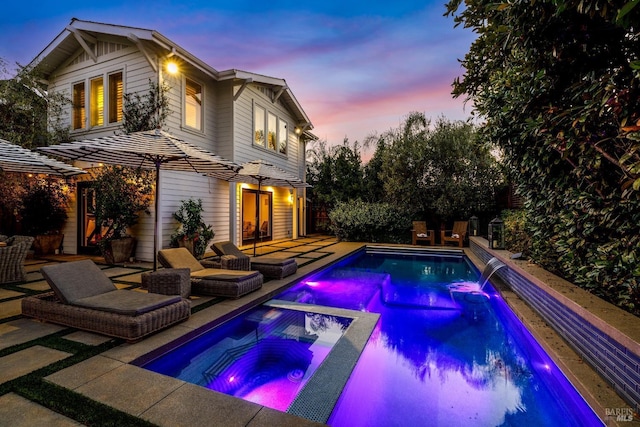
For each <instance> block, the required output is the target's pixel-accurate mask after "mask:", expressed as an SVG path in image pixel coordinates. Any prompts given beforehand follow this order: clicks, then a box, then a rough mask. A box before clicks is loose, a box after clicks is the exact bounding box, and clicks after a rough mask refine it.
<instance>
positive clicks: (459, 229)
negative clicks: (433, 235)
mask: <svg viewBox="0 0 640 427" xmlns="http://www.w3.org/2000/svg"><path fill="white" fill-rule="evenodd" d="M468 223H469V222H468V221H454V223H453V229H452V230H442V231H441V232H440V238H441V239H442V240H441V241H442V244H443V245H446V244H447V243H451V242H453V243H457V244H458V247H462V246H463V245H464V239H465V237H466V236H467V225H468Z"/></svg>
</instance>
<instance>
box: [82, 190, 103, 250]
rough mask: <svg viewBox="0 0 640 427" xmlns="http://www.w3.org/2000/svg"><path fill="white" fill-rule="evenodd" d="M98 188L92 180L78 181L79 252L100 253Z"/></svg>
mask: <svg viewBox="0 0 640 427" xmlns="http://www.w3.org/2000/svg"><path fill="white" fill-rule="evenodd" d="M95 211H96V190H95V188H91V183H90V182H79V183H78V253H79V254H92V255H93V254H97V253H99V252H100V251H99V248H98V240H99V239H100V228H99V227H98V226H97V224H96V215H95Z"/></svg>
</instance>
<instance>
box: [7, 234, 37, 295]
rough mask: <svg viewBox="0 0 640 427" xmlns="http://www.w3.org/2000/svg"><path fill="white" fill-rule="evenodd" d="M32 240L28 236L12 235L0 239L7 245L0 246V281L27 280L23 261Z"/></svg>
mask: <svg viewBox="0 0 640 427" xmlns="http://www.w3.org/2000/svg"><path fill="white" fill-rule="evenodd" d="M33 240H34V239H33V237H30V236H13V237H9V238H6V239H5V240H3V241H2V242H3V243H6V245H7V246H0V283H12V282H24V281H25V280H27V273H26V271H25V269H24V261H25V259H27V253H28V252H29V249H30V248H31V245H32V244H33Z"/></svg>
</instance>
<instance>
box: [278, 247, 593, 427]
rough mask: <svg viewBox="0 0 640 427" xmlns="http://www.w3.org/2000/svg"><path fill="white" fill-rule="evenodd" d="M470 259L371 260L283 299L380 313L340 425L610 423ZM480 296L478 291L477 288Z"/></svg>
mask: <svg viewBox="0 0 640 427" xmlns="http://www.w3.org/2000/svg"><path fill="white" fill-rule="evenodd" d="M478 277H479V274H478V272H477V270H476V269H475V268H474V267H473V266H472V265H471V264H470V263H469V262H468V260H467V259H466V258H464V257H462V256H449V257H436V256H415V255H390V254H384V255H379V254H372V253H367V254H364V255H362V256H360V257H358V258H356V259H351V260H348V261H347V262H344V263H342V264H340V265H337V266H335V267H334V268H331V269H329V270H327V271H324V272H322V273H321V274H319V275H317V276H314V277H311V278H309V279H307V280H305V281H303V282H301V283H299V284H298V285H296V286H294V287H293V288H291V289H290V290H288V291H286V292H284V293H283V294H281V295H279V296H277V298H278V299H282V300H289V301H298V302H307V303H313V304H319V305H328V306H333V307H342V308H350V309H356V310H362V311H369V312H375V313H380V315H381V317H380V320H379V321H378V324H377V325H376V328H375V330H374V331H373V334H372V336H371V338H370V339H369V342H368V344H367V346H366V347H365V350H364V352H363V353H362V355H361V357H360V359H359V361H358V364H357V365H356V367H355V369H354V371H353V373H352V375H351V377H350V379H349V381H348V383H347V385H346V387H345V389H344V391H343V393H342V395H341V397H340V399H339V401H338V403H337V405H336V407H335V409H334V411H333V413H332V415H331V417H330V418H329V420H328V424H329V425H331V426H336V427H337V426H391V425H402V426H424V425H429V426H449V425H458V426H461V425H464V426H501V425H513V426H529V425H530V426H588V425H603V424H602V422H601V421H600V420H599V419H598V417H597V416H596V415H595V413H594V412H593V411H592V409H591V408H590V407H589V406H588V405H587V404H586V402H585V401H584V399H582V397H581V396H580V395H579V394H578V393H577V391H576V390H575V389H574V388H573V386H572V385H571V384H570V383H569V382H568V380H567V379H566V378H565V377H564V375H563V374H562V372H561V371H560V370H559V369H558V368H557V366H555V364H554V363H553V362H552V360H551V359H550V358H549V357H548V355H546V354H545V352H544V351H543V350H542V349H541V347H540V346H539V345H538V344H537V343H536V342H535V340H534V339H533V337H532V336H531V335H530V334H529V332H528V331H526V329H525V328H524V327H523V326H522V324H521V323H520V322H519V321H518V319H517V318H515V316H514V315H513V313H512V312H511V310H510V309H509V308H508V307H507V306H506V304H505V303H504V301H502V300H501V298H500V297H499V295H498V294H497V293H496V292H495V290H494V289H493V288H492V287H491V285H490V284H487V285H486V286H485V287H484V288H483V289H482V290H481V291H475V292H468V293H464V292H460V293H455V292H454V293H452V292H450V291H449V287H450V285H451V284H452V283H453V284H461V283H465V282H469V283H474V282H476V281H477V280H478ZM476 288H478V287H477V286H476Z"/></svg>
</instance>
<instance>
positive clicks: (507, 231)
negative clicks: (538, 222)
mask: <svg viewBox="0 0 640 427" xmlns="http://www.w3.org/2000/svg"><path fill="white" fill-rule="evenodd" d="M501 217H502V219H503V221H504V243H505V249H506V250H508V251H510V252H514V253H515V252H522V254H523V255H524V256H529V242H530V240H531V236H530V235H529V233H528V232H527V213H526V211H524V210H522V209H517V210H516V209H514V210H505V211H502V215H501Z"/></svg>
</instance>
